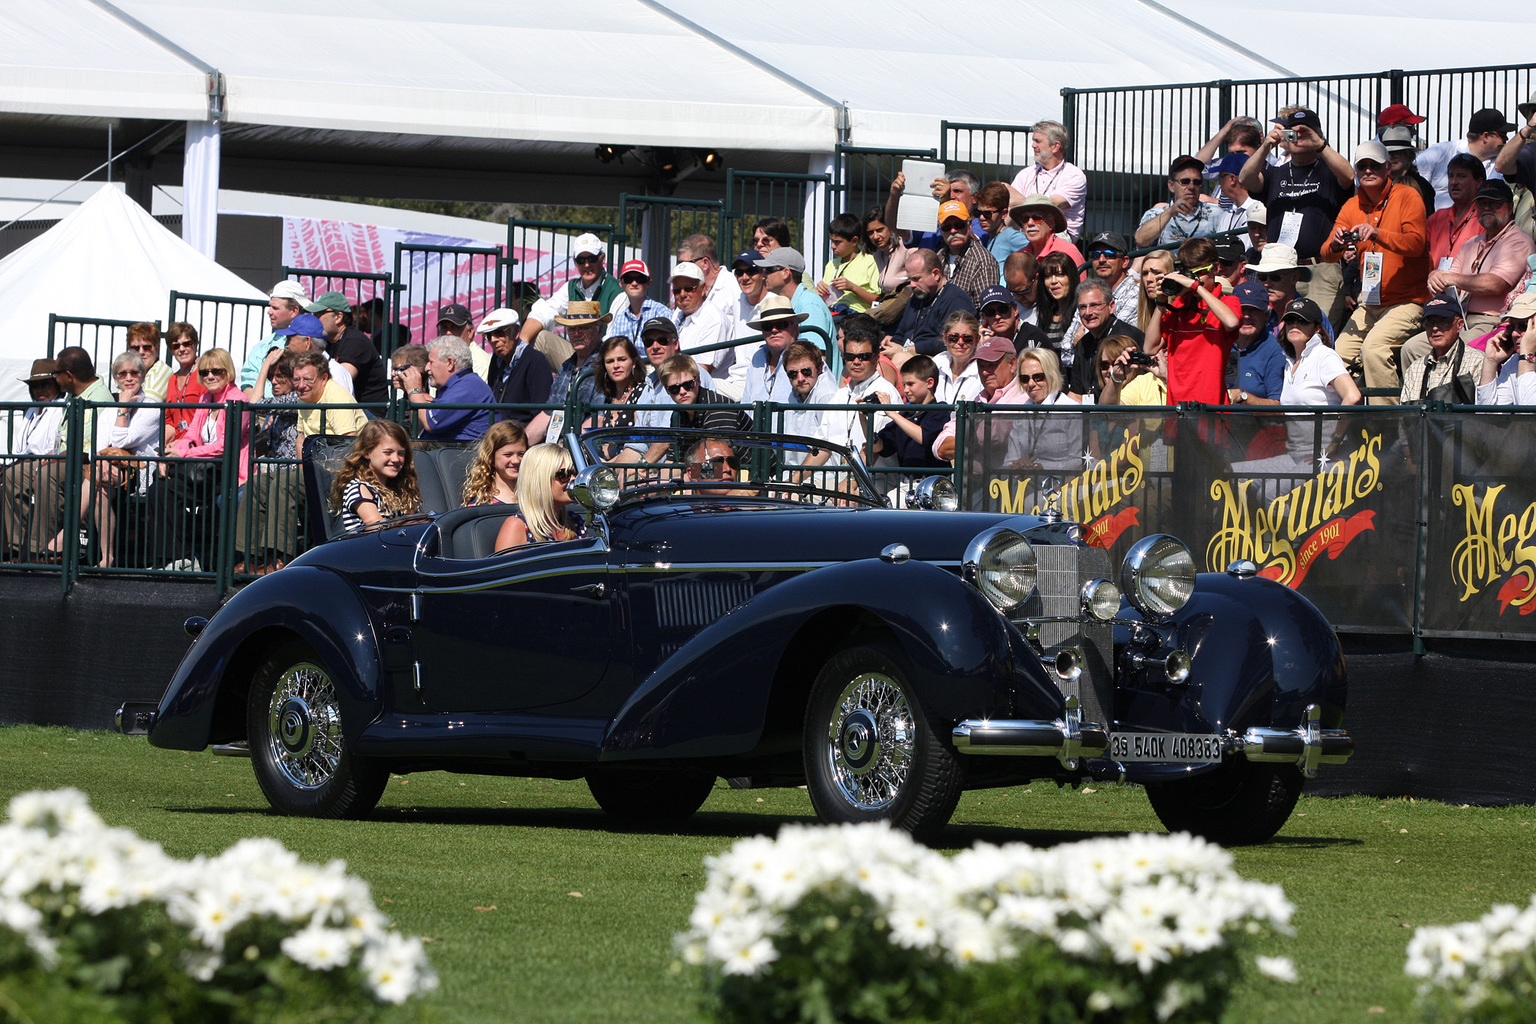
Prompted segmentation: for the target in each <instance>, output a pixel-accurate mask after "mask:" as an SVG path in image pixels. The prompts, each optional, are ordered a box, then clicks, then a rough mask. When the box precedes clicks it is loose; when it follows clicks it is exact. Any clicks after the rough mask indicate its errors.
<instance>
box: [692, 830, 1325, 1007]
mask: <svg viewBox="0 0 1536 1024" xmlns="http://www.w3.org/2000/svg"><path fill="white" fill-rule="evenodd" d="M706 866H707V870H708V878H707V881H706V883H705V887H704V889H703V891H702V892H700V893H699V895H698V897H697V900H696V902H695V906H694V910H693V913H692V915H691V917H690V921H689V924H690V927H689V928H688V930H687V931H685V932H682V933H680V934H679V935H678V936H677V938H676V944H677V949H678V951H679V954H680V956H681V959H682V961H683V962H684V963H686V964H690V965H693V966H695V967H698V968H700V969H702V970H703V971H704V975H705V986H704V987H705V992H706V999H707V1001H708V1009H709V1010H710V1012H711V1013H712V1014H713V1015H714V1016H715V1017H716V1018H717V1019H718V1020H721V1021H730V1022H748V1021H763V1022H768V1021H838V1022H854V1021H870V1022H875V1021H905V1020H929V1021H955V1022H960V1021H967V1022H982V1021H994V1020H995V1021H1008V1022H1015V1021H1020V1020H1040V1021H1051V1022H1062V1024H1065V1022H1073V1021H1085V1022H1086V1021H1110V1020H1113V1021H1117V1022H1126V1024H1131V1022H1138V1021H1197V1020H1202V1021H1203V1020H1215V1019H1217V1018H1219V1017H1220V1015H1221V1011H1222V1008H1223V1006H1224V1005H1225V1002H1226V999H1227V995H1228V992H1229V991H1230V989H1231V987H1232V985H1233V983H1234V982H1235V981H1236V979H1237V977H1238V976H1239V975H1240V974H1241V972H1242V970H1243V964H1244V960H1243V957H1242V953H1243V952H1244V949H1243V947H1245V946H1247V945H1249V944H1252V943H1253V942H1255V941H1256V940H1257V937H1258V936H1260V935H1262V934H1263V933H1264V932H1266V931H1268V930H1277V931H1288V930H1289V922H1290V917H1291V913H1292V910H1293V908H1292V906H1291V904H1290V903H1289V902H1288V901H1287V900H1286V898H1285V895H1284V893H1283V892H1282V891H1281V890H1280V888H1279V887H1278V886H1274V885H1265V884H1260V883H1256V882H1250V881H1247V880H1245V879H1243V878H1241V877H1239V876H1238V875H1237V874H1236V873H1235V872H1234V871H1233V868H1232V859H1231V857H1230V855H1229V854H1228V853H1227V852H1226V851H1225V850H1223V849H1221V848H1220V847H1218V846H1214V845H1211V844H1209V843H1206V842H1204V841H1203V840H1199V839H1194V838H1191V837H1189V836H1187V835H1172V836H1154V835H1137V836H1130V837H1127V838H1124V839H1102V840H1092V841H1088V842H1083V843H1077V844H1073V845H1069V846H1060V847H1056V848H1054V849H1049V850H1036V849H1034V848H1032V847H1029V846H1024V845H1010V846H1001V847H999V846H990V845H985V844H978V845H977V846H975V847H974V848H972V849H970V850H967V851H964V852H962V853H960V854H958V855H956V856H954V857H945V856H943V855H941V854H937V853H934V852H932V851H930V850H928V849H926V848H925V847H922V846H920V845H918V844H917V843H915V842H913V841H912V840H911V839H910V838H909V837H908V836H907V835H906V834H905V833H902V832H899V831H895V830H892V829H890V828H888V827H885V826H883V825H858V826H840V827H832V828H824V827H798V826H788V827H785V828H784V829H782V830H781V831H780V833H779V835H778V837H777V838H776V839H768V838H752V839H746V840H743V841H741V842H738V843H736V844H735V845H734V846H733V847H732V848H731V849H730V850H728V851H726V852H725V853H722V854H720V855H718V856H716V857H712V858H709V859H708V861H707V862H706ZM1257 966H1258V968H1259V969H1260V970H1261V971H1262V972H1263V973H1265V974H1268V975H1270V976H1272V977H1276V978H1279V979H1281V980H1295V968H1294V967H1293V966H1292V965H1291V963H1290V961H1288V960H1285V959H1283V958H1279V957H1274V958H1266V957H1259V958H1258V960H1257Z"/></svg>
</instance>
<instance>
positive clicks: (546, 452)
mask: <svg viewBox="0 0 1536 1024" xmlns="http://www.w3.org/2000/svg"><path fill="white" fill-rule="evenodd" d="M575 475H576V463H575V461H574V460H573V459H572V458H571V453H570V452H568V451H566V450H565V449H564V448H562V447H560V446H559V445H557V444H536V445H534V446H533V447H532V448H530V449H528V454H527V456H526V457H525V458H524V459H523V469H522V472H521V473H520V474H519V483H520V486H519V488H518V499H519V500H518V511H517V512H516V513H515V514H513V515H511V516H508V517H507V521H506V522H505V523H502V524H501V529H500V530H499V531H498V532H497V534H496V550H497V551H502V550H505V549H506V548H514V547H518V546H519V545H522V544H529V543H536V542H542V541H550V540H574V539H576V538H577V537H579V536H581V534H582V528H581V525H580V524H579V523H577V522H576V521H575V520H573V519H571V517H570V507H571V504H572V502H573V500H574V499H573V498H572V497H571V496H570V494H569V493H568V492H567V491H566V486H567V485H568V484H569V483H570V482H571V478H572V477H574V476H575Z"/></svg>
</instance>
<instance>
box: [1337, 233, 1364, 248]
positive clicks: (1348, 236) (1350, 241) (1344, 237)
mask: <svg viewBox="0 0 1536 1024" xmlns="http://www.w3.org/2000/svg"><path fill="white" fill-rule="evenodd" d="M1339 240H1340V241H1342V242H1343V243H1344V244H1345V245H1354V244H1355V243H1356V242H1358V241H1360V232H1358V231H1354V230H1350V231H1346V232H1344V233H1343V234H1341V235H1339Z"/></svg>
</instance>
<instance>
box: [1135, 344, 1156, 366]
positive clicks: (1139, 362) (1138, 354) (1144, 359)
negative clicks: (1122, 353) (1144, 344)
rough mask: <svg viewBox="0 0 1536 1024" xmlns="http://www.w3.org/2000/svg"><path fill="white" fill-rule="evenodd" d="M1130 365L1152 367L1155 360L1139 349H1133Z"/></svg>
mask: <svg viewBox="0 0 1536 1024" xmlns="http://www.w3.org/2000/svg"><path fill="white" fill-rule="evenodd" d="M1130 363H1131V365H1132V366H1151V365H1152V363H1153V359H1152V357H1151V356H1149V355H1147V354H1146V353H1145V352H1143V351H1142V350H1141V349H1139V348H1133V349H1131V359H1130Z"/></svg>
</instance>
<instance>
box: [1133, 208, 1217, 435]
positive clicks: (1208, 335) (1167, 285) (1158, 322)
mask: <svg viewBox="0 0 1536 1024" xmlns="http://www.w3.org/2000/svg"><path fill="white" fill-rule="evenodd" d="M1170 293H1172V294H1170ZM1157 302H1158V305H1159V306H1160V307H1161V315H1159V316H1154V317H1153V318H1152V319H1151V320H1150V321H1148V323H1147V338H1146V343H1145V346H1144V347H1145V349H1146V352H1147V354H1148V355H1157V353H1158V352H1160V351H1162V349H1163V348H1164V347H1165V346H1166V347H1167V349H1168V401H1169V402H1172V403H1174V404H1178V403H1179V402H1203V403H1204V404H1206V405H1221V404H1223V403H1225V402H1226V400H1227V386H1226V379H1227V356H1228V355H1229V354H1230V353H1231V351H1232V345H1233V342H1234V341H1236V339H1237V325H1238V323H1239V321H1240V320H1241V312H1240V310H1239V309H1238V305H1237V299H1236V298H1234V297H1233V296H1231V295H1223V294H1222V291H1221V286H1220V285H1219V284H1217V283H1216V246H1215V245H1214V244H1213V243H1212V242H1211V240H1210V239H1209V238H1191V239H1190V240H1189V241H1187V242H1185V243H1184V244H1183V245H1181V246H1179V256H1178V262H1177V264H1176V266H1175V270H1174V271H1172V272H1170V273H1169V274H1167V275H1166V276H1165V277H1164V278H1163V294H1162V295H1161V296H1159V297H1158V300H1157Z"/></svg>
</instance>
